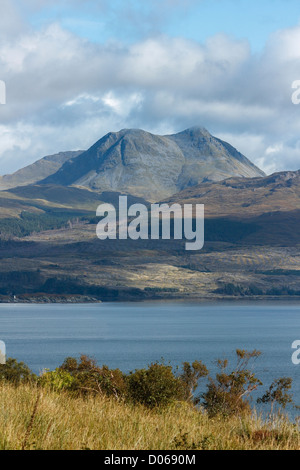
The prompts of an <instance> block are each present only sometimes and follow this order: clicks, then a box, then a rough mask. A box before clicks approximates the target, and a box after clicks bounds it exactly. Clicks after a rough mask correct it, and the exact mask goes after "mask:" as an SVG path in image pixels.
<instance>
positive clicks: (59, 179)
mask: <svg viewBox="0 0 300 470" xmlns="http://www.w3.org/2000/svg"><path fill="white" fill-rule="evenodd" d="M263 175H264V174H263V172H262V171H261V170H259V169H258V168H257V167H255V166H254V165H253V164H252V163H251V162H250V161H249V160H248V159H247V158H246V157H244V156H243V155H242V154H240V153H239V152H238V151H237V150H236V149H234V148H233V147H232V146H231V145H229V144H227V143H226V142H223V141H221V140H220V139H217V138H215V137H213V136H212V135H211V134H210V133H209V132H208V131H207V130H205V129H203V128H192V129H187V130H186V131H184V132H181V133H179V134H176V135H169V136H157V135H153V134H150V133H149V132H145V131H142V130H139V129H124V130H122V131H120V132H116V133H109V134H107V135H106V136H104V137H103V138H102V139H100V140H99V141H98V142H96V143H95V144H94V145H93V146H92V147H91V148H90V149H89V150H87V151H86V152H84V153H82V154H81V155H79V156H78V157H76V158H72V159H71V160H69V161H67V162H66V163H65V164H64V165H62V167H61V168H60V169H59V170H58V171H57V172H56V173H54V174H53V175H51V176H49V177H48V178H46V179H44V180H43V181H41V183H44V184H58V185H62V186H69V185H77V186H82V187H88V188H90V189H92V190H94V191H99V192H102V191H120V192H125V193H129V194H132V195H135V196H139V197H143V198H145V199H147V200H149V201H158V200H160V199H162V198H164V197H167V196H171V195H172V194H175V193H177V192H178V191H180V190H182V189H184V188H187V187H190V186H193V185H196V184H198V183H200V182H203V181H219V180H223V179H224V178H228V177H232V176H247V177H255V176H263Z"/></svg>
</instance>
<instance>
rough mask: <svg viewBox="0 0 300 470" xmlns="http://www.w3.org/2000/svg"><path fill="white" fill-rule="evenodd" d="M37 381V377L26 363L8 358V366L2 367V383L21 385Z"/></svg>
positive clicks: (0, 371)
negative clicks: (3, 381)
mask: <svg viewBox="0 0 300 470" xmlns="http://www.w3.org/2000/svg"><path fill="white" fill-rule="evenodd" d="M35 379H36V376H35V375H34V374H33V373H32V372H31V370H30V369H29V367H28V366H27V365H26V364H24V362H18V361H17V360H16V359H12V358H8V359H7V361H6V364H2V365H0V381H1V380H5V381H7V382H10V383H12V384H13V385H19V384H20V383H21V382H23V383H24V382H29V381H30V380H35Z"/></svg>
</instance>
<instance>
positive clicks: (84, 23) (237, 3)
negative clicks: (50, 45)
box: [28, 0, 300, 52]
mask: <svg viewBox="0 0 300 470" xmlns="http://www.w3.org/2000/svg"><path fill="white" fill-rule="evenodd" d="M98 3H100V5H97V2H96V4H95V2H93V1H86V2H85V3H84V4H83V5H82V4H81V3H79V4H78V3H77V4H76V2H74V3H73V4H72V3H71V4H70V3H69V4H65V3H64V2H62V3H61V4H60V5H58V4H57V5H49V6H48V7H46V8H44V9H42V10H40V11H38V12H36V13H34V14H30V12H28V19H29V21H30V22H31V24H32V25H33V26H34V27H41V26H43V25H45V24H47V23H49V22H52V21H59V22H60V23H61V24H62V26H63V27H65V28H66V29H69V30H70V31H72V32H74V33H75V34H78V35H79V36H81V37H84V38H87V39H89V40H91V41H93V42H99V43H103V42H106V41H107V40H111V39H117V40H121V41H124V42H129V43H130V42H132V41H136V40H138V39H141V38H142V37H145V36H147V35H148V34H149V33H150V34H155V33H156V34H159V33H164V34H167V35H170V36H173V37H176V36H179V37H185V38H189V39H193V40H195V41H200V42H204V41H206V39H207V38H209V37H211V36H213V35H215V34H218V33H220V32H223V33H226V34H228V35H231V36H233V37H235V38H237V39H245V40H247V41H249V43H250V45H251V48H252V50H253V51H255V52H261V51H262V49H263V48H264V46H265V43H266V42H267V40H268V38H269V36H270V35H271V33H273V32H274V31H277V30H280V29H284V28H288V27H291V26H295V25H297V24H299V22H300V5H299V1H298V0H265V1H262V0H198V1H189V0H187V1H179V2H176V1H175V2H169V3H168V2H166V3H165V5H164V6H163V7H162V8H161V9H160V8H159V5H158V4H157V2H155V1H154V2H151V1H145V0H144V1H143V0H140V1H131V2H126V1H125V2H124V0H113V1H112V2H111V6H110V7H108V8H106V7H105V6H102V7H101V2H98ZM159 3H160V2H159ZM124 4H127V5H126V6H125V7H124Z"/></svg>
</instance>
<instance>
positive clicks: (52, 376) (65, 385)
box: [39, 369, 75, 392]
mask: <svg viewBox="0 0 300 470" xmlns="http://www.w3.org/2000/svg"><path fill="white" fill-rule="evenodd" d="M74 382H75V378H74V377H73V376H72V375H71V374H70V373H69V372H66V371H65V370H62V369H55V370H54V371H46V372H45V373H44V374H43V375H42V376H41V377H40V378H39V384H40V385H41V386H42V387H49V388H51V390H55V391H57V392H60V391H62V390H72V388H73V385H74Z"/></svg>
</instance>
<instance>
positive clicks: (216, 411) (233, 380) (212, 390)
mask: <svg viewBox="0 0 300 470" xmlns="http://www.w3.org/2000/svg"><path fill="white" fill-rule="evenodd" d="M260 354H261V353H260V352H259V351H252V352H249V351H244V350H243V351H242V350H239V349H238V350H237V351H236V355H237V365H236V368H235V369H234V370H233V371H232V372H228V371H227V369H228V361H227V360H223V361H221V360H219V361H218V362H217V364H218V367H219V368H220V370H221V372H220V373H219V374H217V375H216V378H215V379H212V378H211V377H210V378H209V383H208V385H207V391H206V392H205V393H204V394H203V395H202V398H203V399H204V401H203V403H202V405H203V407H204V408H205V410H206V411H207V412H208V414H209V416H210V417H213V416H216V415H221V416H223V417H228V416H232V415H243V414H250V413H251V408H250V403H249V401H248V399H247V397H249V395H250V394H251V393H252V392H253V391H254V390H256V389H257V387H258V386H259V385H262V383H261V382H260V380H259V379H257V378H256V376H255V375H254V374H253V372H252V371H251V370H249V369H248V365H249V361H250V360H251V359H256V358H257V357H258V356H259V355H260Z"/></svg>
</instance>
